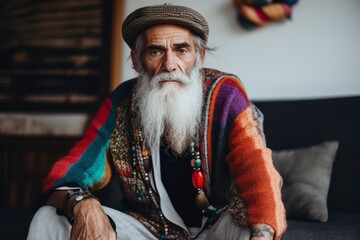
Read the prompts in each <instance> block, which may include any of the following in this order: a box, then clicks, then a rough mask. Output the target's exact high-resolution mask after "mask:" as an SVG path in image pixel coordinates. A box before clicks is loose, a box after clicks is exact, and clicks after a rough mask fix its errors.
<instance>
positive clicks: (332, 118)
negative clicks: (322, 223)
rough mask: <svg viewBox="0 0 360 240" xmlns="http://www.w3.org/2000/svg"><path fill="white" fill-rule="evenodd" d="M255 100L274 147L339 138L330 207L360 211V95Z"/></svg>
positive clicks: (339, 209) (334, 210)
mask: <svg viewBox="0 0 360 240" xmlns="http://www.w3.org/2000/svg"><path fill="white" fill-rule="evenodd" d="M254 103H255V105H256V106H257V107H258V108H259V109H260V110H261V111H262V112H263V113H264V115H265V119H264V130H265V136H266V141H267V144H268V146H269V147H270V148H271V149H273V150H281V149H291V148H297V147H307V146H311V145H314V144H317V143H319V142H323V141H326V140H329V139H336V140H338V141H339V143H340V145H339V150H338V152H337V155H336V159H335V162H334V166H333V170H332V177H331V182H330V189H329V194H328V209H329V211H333V212H357V213H360V204H359V203H360V187H359V186H358V183H359V182H360V174H359V172H360V157H359V149H360V141H359V136H360V124H359V123H360V111H359V109H360V96H354V97H337V98H326V99H325V98H324V99H312V100H310V99H307V100H280V101H261V102H260V101H257V102H254Z"/></svg>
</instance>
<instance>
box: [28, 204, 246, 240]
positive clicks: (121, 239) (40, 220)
mask: <svg viewBox="0 0 360 240" xmlns="http://www.w3.org/2000/svg"><path fill="white" fill-rule="evenodd" d="M104 210H105V212H106V214H108V215H109V216H110V217H111V218H112V219H113V220H114V222H115V224H116V232H117V239H118V240H130V239H131V240H132V239H136V240H153V239H154V240H156V239H157V238H156V237H155V236H154V235H152V234H151V233H150V232H149V231H148V230H147V229H146V228H145V227H144V226H143V225H142V224H141V223H140V222H139V221H137V220H136V219H135V218H133V217H131V216H130V215H127V214H125V213H123V212H120V211H117V210H114V209H112V208H108V207H104ZM70 232H71V225H70V223H69V221H68V220H67V219H66V218H65V217H64V216H59V215H57V214H56V209H55V208H54V207H51V206H43V207H41V208H40V209H39V210H38V211H37V212H36V214H35V215H34V217H33V219H32V221H31V224H30V228H29V234H28V237H27V239H28V240H39V239H49V240H52V239H54V240H55V239H56V240H64V239H70ZM249 238H250V232H249V229H248V228H242V227H239V226H237V225H235V224H234V223H233V221H232V219H231V216H230V215H229V214H228V213H227V212H226V213H224V214H223V215H222V216H221V217H220V219H219V220H218V221H217V222H216V223H215V224H214V225H213V226H211V227H210V228H207V229H205V230H204V231H203V232H202V233H201V234H200V235H199V236H198V237H197V238H196V239H198V240H204V239H206V240H232V239H234V240H235V239H236V240H249Z"/></svg>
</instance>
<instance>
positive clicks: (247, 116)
mask: <svg viewBox="0 0 360 240" xmlns="http://www.w3.org/2000/svg"><path fill="white" fill-rule="evenodd" d="M204 77H205V78H204V82H203V86H204V104H203V108H204V109H203V113H204V114H203V116H202V126H201V130H200V152H201V157H202V169H203V173H204V175H205V187H204V191H205V193H206V195H207V196H208V199H209V201H210V203H211V204H212V205H213V206H214V207H216V208H217V209H219V210H220V209H224V208H225V209H226V208H227V207H228V206H229V208H230V209H229V211H231V213H234V214H235V215H237V216H234V221H235V222H236V223H237V224H240V225H245V226H249V225H250V224H252V223H266V224H268V225H270V226H272V227H273V229H274V230H275V233H276V239H278V238H279V236H281V234H282V233H283V232H284V231H285V228H286V220H285V211H284V207H283V204H282V202H281V195H280V194H281V193H280V186H281V178H280V176H279V174H278V173H277V172H276V170H275V168H274V167H273V165H272V159H271V151H270V150H269V149H268V148H266V145H265V142H264V139H263V136H262V132H261V129H260V127H259V126H258V124H257V121H255V117H254V112H253V107H252V105H251V103H250V102H249V100H248V97H247V95H246V92H245V89H244V87H243V85H242V83H241V82H240V80H239V79H238V78H237V77H236V76H234V75H231V74H225V73H223V72H219V71H217V70H212V69H204ZM135 82H136V80H133V81H127V82H125V83H123V84H121V85H120V86H119V88H118V89H117V90H115V92H114V93H113V94H112V95H111V96H110V97H109V98H108V99H106V100H105V103H104V104H103V106H102V107H101V109H100V111H99V113H98V115H97V116H96V117H95V119H94V120H93V121H92V123H91V125H90V127H89V128H88V130H87V131H86V133H85V135H84V138H83V140H81V141H80V142H79V143H78V144H76V146H75V147H74V148H73V149H72V150H71V151H70V153H69V154H68V155H67V156H66V157H64V158H63V159H61V160H60V161H59V162H57V163H56V164H55V165H54V167H53V169H52V170H51V172H50V174H49V176H48V177H47V178H46V179H45V181H44V188H43V190H44V191H48V190H51V189H53V188H55V187H59V186H62V185H68V184H76V185H78V186H81V187H82V188H84V189H88V188H98V187H99V186H104V185H106V183H107V179H109V176H110V173H109V171H107V170H106V169H109V167H106V166H107V164H106V163H107V157H106V152H107V151H108V148H109V146H110V149H112V150H111V152H112V161H111V164H113V165H114V169H116V171H117V174H119V179H120V184H121V186H122V188H123V191H124V195H125V197H126V198H127V201H128V202H131V203H132V204H131V206H132V208H131V209H128V210H129V214H131V215H132V216H134V217H135V218H137V219H138V220H139V221H140V222H142V223H143V224H144V226H145V227H147V228H148V229H149V231H151V232H153V233H154V235H155V236H159V235H158V234H159V219H160V217H159V216H158V215H157V214H158V211H156V209H155V206H154V204H151V201H150V200H149V199H150V197H149V196H150V195H149V193H148V190H147V188H144V187H142V186H144V181H145V180H144V176H142V174H141V172H139V173H138V174H136V179H133V178H132V177H131V176H132V172H133V171H138V170H137V169H136V168H134V169H133V165H132V158H131V157H130V156H131V152H130V151H131V149H130V146H131V142H132V140H133V135H132V129H133V126H132V123H131V121H130V120H129V118H130V117H131V114H132V109H133V108H131V101H132V97H131V96H132V94H131V93H132V89H133V86H134V84H135ZM133 181H136V186H137V187H136V188H134V187H132V186H134V185H133ZM234 188H236V189H235V191H232V190H231V189H234ZM156 201H159V197H158V196H157V197H156ZM230 202H232V203H235V202H236V203H237V204H229V203H230ZM158 205H159V204H158ZM125 210H126V209H125ZM130 210H131V211H130ZM214 216H215V217H214V219H215V220H216V216H217V215H216V213H214ZM237 220H239V221H237ZM169 232H170V233H174V234H177V233H178V234H179V236H186V232H185V231H184V230H182V229H179V227H177V226H175V225H173V224H171V223H169Z"/></svg>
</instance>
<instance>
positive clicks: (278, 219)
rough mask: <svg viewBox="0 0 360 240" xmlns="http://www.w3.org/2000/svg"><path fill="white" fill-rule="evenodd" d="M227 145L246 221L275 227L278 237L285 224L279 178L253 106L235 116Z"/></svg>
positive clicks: (229, 161) (229, 162) (228, 159)
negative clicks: (245, 208)
mask: <svg viewBox="0 0 360 240" xmlns="http://www.w3.org/2000/svg"><path fill="white" fill-rule="evenodd" d="M228 147H229V154H228V155H227V157H226V161H227V163H228V165H229V171H230V173H231V174H232V176H233V179H234V182H235V185H236V186H237V187H238V188H239V190H240V196H241V198H242V199H243V200H244V201H245V203H246V205H247V206H248V216H249V224H250V225H252V224H255V223H265V224H268V225H269V226H271V227H272V228H273V229H274V230H275V239H279V238H280V236H281V234H282V233H284V231H285V229H286V226H287V224H286V216H285V208H284V205H283V203H282V200H281V184H282V179H281V177H280V175H279V173H278V172H277V171H276V169H275V168H274V166H273V163H272V157H271V150H270V149H269V148H267V147H266V144H265V141H264V139H263V137H262V135H261V134H260V132H259V128H258V126H257V122H256V121H255V120H254V116H253V108H252V106H249V107H248V108H247V109H246V110H244V111H243V112H241V113H240V114H239V116H238V117H237V118H236V119H235V120H234V122H233V124H232V126H231V130H230V134H229V145H228Z"/></svg>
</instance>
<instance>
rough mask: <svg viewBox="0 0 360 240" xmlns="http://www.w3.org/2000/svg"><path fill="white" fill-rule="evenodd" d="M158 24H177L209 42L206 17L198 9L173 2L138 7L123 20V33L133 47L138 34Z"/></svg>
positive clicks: (128, 43) (126, 40)
mask: <svg viewBox="0 0 360 240" xmlns="http://www.w3.org/2000/svg"><path fill="white" fill-rule="evenodd" d="M158 24H175V25H179V26H182V27H185V28H188V29H190V30H191V31H192V32H193V33H195V34H196V35H198V36H199V37H200V38H201V39H202V40H203V41H204V43H206V42H207V39H208V35H209V26H208V24H207V22H206V20H205V18H204V17H203V16H202V15H201V14H200V13H199V12H197V11H195V10H193V9H191V8H188V7H185V6H177V5H171V4H163V5H154V6H148V7H143V8H139V9H136V10H135V11H134V12H132V13H130V14H129V16H127V17H126V19H125V20H124V22H123V25H122V35H123V38H124V40H125V42H126V43H127V45H128V46H129V47H130V48H131V49H133V48H134V46H135V40H136V38H137V36H138V35H139V34H140V33H141V32H143V31H144V29H146V28H149V27H151V26H154V25H158Z"/></svg>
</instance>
